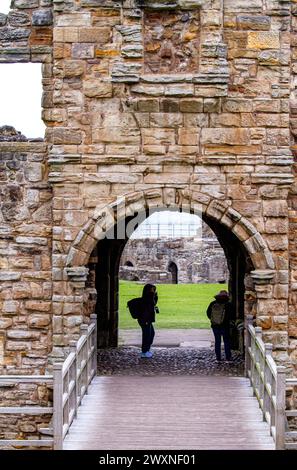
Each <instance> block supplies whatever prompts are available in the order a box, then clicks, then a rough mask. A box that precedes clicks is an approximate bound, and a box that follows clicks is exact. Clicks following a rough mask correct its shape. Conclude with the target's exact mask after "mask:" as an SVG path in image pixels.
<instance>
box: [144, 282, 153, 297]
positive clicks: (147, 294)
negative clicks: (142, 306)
mask: <svg viewBox="0 0 297 470" xmlns="http://www.w3.org/2000/svg"><path fill="white" fill-rule="evenodd" d="M153 288H154V289H156V286H155V285H154V284H146V285H145V286H144V287H143V290H142V298H143V299H149V298H150V297H153V296H154V295H155V292H152V289H153Z"/></svg>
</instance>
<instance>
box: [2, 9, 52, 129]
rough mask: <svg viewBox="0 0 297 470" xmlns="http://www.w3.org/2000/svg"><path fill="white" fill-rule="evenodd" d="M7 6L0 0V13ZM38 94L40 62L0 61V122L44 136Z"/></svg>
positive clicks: (39, 96) (39, 89)
mask: <svg viewBox="0 0 297 470" xmlns="http://www.w3.org/2000/svg"><path fill="white" fill-rule="evenodd" d="M9 6H10V0H0V13H8V11H9ZM41 95H42V84H41V64H0V126H3V125H5V124H7V125H10V126H13V127H15V128H16V129H17V130H18V131H21V132H22V133H23V134H25V135H26V136H27V137H44V130H45V126H44V124H43V122H42V119H41Z"/></svg>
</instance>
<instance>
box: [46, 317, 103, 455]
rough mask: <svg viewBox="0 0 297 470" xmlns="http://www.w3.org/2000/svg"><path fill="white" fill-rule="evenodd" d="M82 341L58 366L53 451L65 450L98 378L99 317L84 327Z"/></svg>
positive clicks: (55, 369) (55, 380)
mask: <svg viewBox="0 0 297 470" xmlns="http://www.w3.org/2000/svg"><path fill="white" fill-rule="evenodd" d="M81 333H82V334H81V337H80V338H79V340H78V341H77V342H76V341H73V342H71V344H70V346H71V352H70V354H69V356H68V357H67V359H66V360H65V362H63V363H55V364H54V365H53V369H54V419H53V425H54V449H55V450H59V449H63V441H64V438H65V436H66V434H67V433H68V431H69V428H70V426H71V423H72V421H73V420H74V418H75V417H76V415H77V409H78V407H79V406H80V404H81V401H82V399H83V397H84V395H85V394H86V393H87V392H88V387H89V385H90V383H91V381H92V379H93V377H94V375H96V369H97V347H96V344H97V334H96V315H91V324H90V325H89V326H88V325H81Z"/></svg>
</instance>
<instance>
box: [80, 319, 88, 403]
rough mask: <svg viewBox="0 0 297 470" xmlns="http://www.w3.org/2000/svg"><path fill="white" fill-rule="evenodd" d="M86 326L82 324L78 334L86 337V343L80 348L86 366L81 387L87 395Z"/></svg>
mask: <svg viewBox="0 0 297 470" xmlns="http://www.w3.org/2000/svg"><path fill="white" fill-rule="evenodd" d="M88 328H89V327H88V325H87V324H86V323H83V324H82V325H80V333H81V335H82V336H83V335H85V336H86V342H85V344H84V345H83V347H82V351H81V352H82V360H84V359H85V361H86V365H85V367H84V371H83V372H82V374H81V380H82V386H83V387H85V393H86V394H87V393H88V369H89V368H88Z"/></svg>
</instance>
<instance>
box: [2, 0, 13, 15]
mask: <svg viewBox="0 0 297 470" xmlns="http://www.w3.org/2000/svg"><path fill="white" fill-rule="evenodd" d="M10 4H11V0H0V13H8V12H9V8H10Z"/></svg>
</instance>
